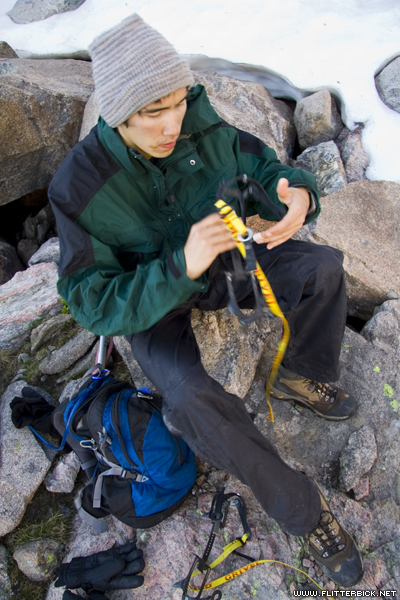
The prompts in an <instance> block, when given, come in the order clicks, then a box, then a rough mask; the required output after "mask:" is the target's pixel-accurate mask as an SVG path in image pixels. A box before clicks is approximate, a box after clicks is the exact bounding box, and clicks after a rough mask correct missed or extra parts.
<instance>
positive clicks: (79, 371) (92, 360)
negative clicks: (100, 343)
mask: <svg viewBox="0 0 400 600" xmlns="http://www.w3.org/2000/svg"><path fill="white" fill-rule="evenodd" d="M96 355H97V348H96V344H95V345H94V346H93V348H92V349H91V350H89V352H86V354H84V356H82V358H80V359H79V360H77V361H76V363H75V364H74V365H73V366H72V368H71V369H69V370H68V371H66V372H65V373H64V374H63V375H61V377H59V378H58V379H57V383H64V381H68V380H69V379H71V378H73V379H75V378H76V377H80V376H82V375H83V374H84V373H86V372H87V371H88V370H89V369H90V368H91V367H94V366H95V365H96ZM111 364H112V359H110V360H109V361H108V363H107V366H108V367H109V366H110V365H111Z"/></svg>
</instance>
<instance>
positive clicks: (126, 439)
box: [53, 376, 196, 531]
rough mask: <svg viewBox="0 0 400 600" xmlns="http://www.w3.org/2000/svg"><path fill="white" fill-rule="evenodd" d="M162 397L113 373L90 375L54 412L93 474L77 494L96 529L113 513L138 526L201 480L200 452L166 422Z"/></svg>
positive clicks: (166, 511) (172, 506)
mask: <svg viewBox="0 0 400 600" xmlns="http://www.w3.org/2000/svg"><path fill="white" fill-rule="evenodd" d="M161 408H162V399H161V396H159V395H158V394H155V393H152V392H151V391H150V390H149V389H147V388H142V389H140V390H137V389H134V388H133V387H132V386H131V385H130V383H128V382H122V381H119V380H117V379H115V378H114V377H112V376H107V377H103V378H101V379H91V380H89V381H88V382H87V384H86V386H84V388H83V389H82V388H81V390H80V391H79V393H78V394H77V395H76V396H75V397H74V398H72V399H71V400H68V399H67V400H65V401H64V402H63V403H62V404H60V406H58V407H57V409H56V410H55V411H54V413H53V424H54V426H55V428H56V429H57V430H58V431H59V433H60V434H61V435H62V436H63V442H64V443H65V442H67V443H68V444H69V445H70V446H71V447H72V448H73V450H74V451H75V452H76V453H77V454H78V456H79V458H80V460H81V463H82V465H81V466H82V469H84V471H85V473H86V475H87V477H88V479H89V482H88V483H87V485H86V486H85V487H84V488H83V490H81V492H80V493H79V495H78V497H77V498H76V499H75V505H76V507H77V509H78V512H79V514H80V516H81V517H82V518H83V519H85V520H86V521H88V522H89V523H90V524H91V525H92V526H93V527H94V528H95V529H96V530H97V531H105V529H106V526H105V523H104V521H99V519H102V518H103V517H105V516H107V515H109V514H112V515H114V516H115V517H116V518H117V519H119V520H120V521H122V522H123V523H126V524H127V525H129V526H131V527H134V528H144V529H145V528H148V527H153V526H154V525H156V524H157V523H160V521H162V520H163V519H165V518H167V517H168V516H170V515H171V514H172V513H173V512H174V511H175V510H176V509H177V508H178V507H179V506H180V505H181V504H182V503H183V502H184V500H185V499H186V497H187V496H188V495H189V494H190V491H191V488H192V486H193V484H194V482H195V480H196V465H195V459H194V454H193V452H192V451H191V450H190V449H189V447H188V446H187V444H186V443H185V442H184V441H183V440H182V439H181V438H177V437H175V436H173V435H172V434H171V433H170V432H169V430H168V429H167V427H166V426H165V424H164V421H163V418H162V414H161Z"/></svg>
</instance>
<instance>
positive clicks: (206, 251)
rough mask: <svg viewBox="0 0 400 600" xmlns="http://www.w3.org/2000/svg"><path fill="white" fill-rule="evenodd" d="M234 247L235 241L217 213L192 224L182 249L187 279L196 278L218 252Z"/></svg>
mask: <svg viewBox="0 0 400 600" xmlns="http://www.w3.org/2000/svg"><path fill="white" fill-rule="evenodd" d="M235 247H236V242H235V240H234V239H233V237H232V235H231V233H230V232H229V231H228V228H227V226H226V225H225V223H224V222H223V220H222V219H221V217H220V216H219V215H218V214H217V213H213V214H212V215H208V217H206V218H205V219H202V220H201V221H199V222H198V223H195V224H194V225H192V228H191V230H190V233H189V237H188V239H187V242H186V244H185V247H184V249H183V251H184V254H185V260H186V274H187V276H188V277H189V279H197V278H198V277H200V275H201V274H202V273H204V271H205V270H206V269H208V267H209V266H210V265H211V263H212V262H213V261H214V260H215V259H216V258H217V256H218V254H221V252H226V251H227V250H232V248H235Z"/></svg>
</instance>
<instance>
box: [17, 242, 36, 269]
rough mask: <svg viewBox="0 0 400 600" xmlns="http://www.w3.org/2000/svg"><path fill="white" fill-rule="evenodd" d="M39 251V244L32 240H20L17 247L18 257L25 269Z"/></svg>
mask: <svg viewBox="0 0 400 600" xmlns="http://www.w3.org/2000/svg"><path fill="white" fill-rule="evenodd" d="M38 250H39V244H37V243H36V242H34V241H32V240H26V239H23V240H20V241H19V242H18V246H17V252H18V256H19V257H20V259H21V261H22V264H23V265H24V267H27V266H28V264H29V260H30V258H31V257H32V256H33V255H34V254H35V252H37V251H38Z"/></svg>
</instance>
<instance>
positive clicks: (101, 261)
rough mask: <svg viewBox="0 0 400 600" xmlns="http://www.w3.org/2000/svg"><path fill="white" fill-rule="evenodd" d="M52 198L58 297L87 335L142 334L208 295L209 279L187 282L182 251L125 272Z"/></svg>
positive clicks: (51, 194)
mask: <svg viewBox="0 0 400 600" xmlns="http://www.w3.org/2000/svg"><path fill="white" fill-rule="evenodd" d="M49 197H50V202H51V205H52V208H53V210H54V213H55V216H56V220H57V228H58V233H59V238H60V249H61V260H60V266H59V280H58V284H57V288H58V292H59V294H60V296H61V297H62V298H64V300H65V301H66V302H67V304H68V307H69V309H70V311H71V314H72V315H73V317H74V318H75V319H76V321H77V322H78V323H79V324H80V325H81V326H82V327H84V328H85V329H88V330H89V331H92V332H93V333H96V334H97V335H127V334H130V333H136V332H138V331H143V330H145V329H148V328H149V327H151V326H152V325H154V324H155V323H156V322H157V321H159V320H160V319H161V318H162V317H163V316H164V315H166V314H167V313H168V312H169V311H170V310H172V309H173V308H174V307H176V306H178V305H179V304H182V302H184V301H185V300H187V299H188V298H189V297H190V296H191V295H192V294H193V293H194V292H196V291H200V290H201V291H204V290H206V289H207V287H208V283H207V279H206V277H203V276H202V277H201V278H199V279H197V280H195V281H192V280H191V279H189V278H188V277H187V275H186V264H185V258H184V254H183V249H180V250H176V251H174V252H172V253H171V254H169V255H168V256H166V257H165V258H164V259H155V260H152V261H151V262H150V263H149V264H147V265H138V266H137V268H136V270H134V271H128V272H125V271H124V269H123V268H122V266H121V264H120V262H119V261H118V259H117V257H116V255H115V254H114V253H113V251H112V249H111V248H110V247H108V246H106V245H105V244H103V243H102V242H100V241H99V240H98V239H96V238H95V237H93V236H92V235H89V233H87V232H86V231H85V230H84V229H83V228H82V227H80V226H79V225H78V224H77V223H76V222H75V221H74V220H73V219H72V218H71V217H70V216H68V215H67V214H66V212H65V210H63V202H62V195H61V197H60V196H59V195H58V194H57V193H56V191H55V186H50V189H49ZM160 298H162V302H160Z"/></svg>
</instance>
